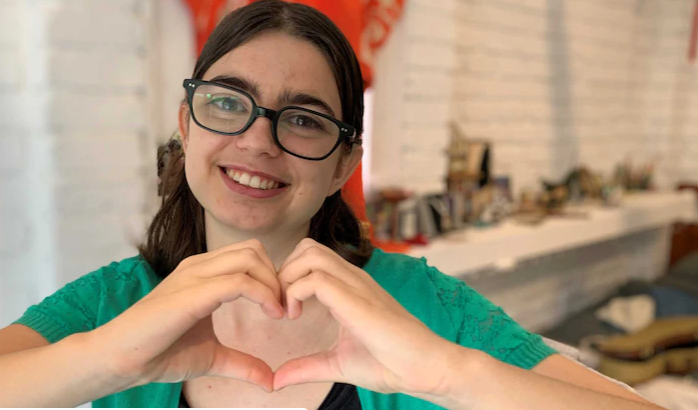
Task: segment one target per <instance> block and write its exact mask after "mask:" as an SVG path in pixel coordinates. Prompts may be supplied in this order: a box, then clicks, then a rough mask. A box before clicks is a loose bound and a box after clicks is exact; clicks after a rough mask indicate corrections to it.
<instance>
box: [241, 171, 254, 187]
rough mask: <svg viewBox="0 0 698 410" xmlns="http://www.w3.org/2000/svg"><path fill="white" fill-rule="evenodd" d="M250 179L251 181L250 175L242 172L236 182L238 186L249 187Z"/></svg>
mask: <svg viewBox="0 0 698 410" xmlns="http://www.w3.org/2000/svg"><path fill="white" fill-rule="evenodd" d="M250 179H252V177H251V176H250V174H248V173H247V172H243V173H242V175H241V176H240V180H239V181H238V182H239V183H240V185H250Z"/></svg>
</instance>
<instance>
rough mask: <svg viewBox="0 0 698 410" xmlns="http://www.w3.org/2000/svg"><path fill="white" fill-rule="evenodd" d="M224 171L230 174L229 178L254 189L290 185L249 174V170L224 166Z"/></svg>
mask: <svg viewBox="0 0 698 410" xmlns="http://www.w3.org/2000/svg"><path fill="white" fill-rule="evenodd" d="M221 169H222V170H223V172H224V173H225V174H226V175H228V178H230V179H232V180H233V181H235V182H237V183H238V184H240V185H243V186H246V187H250V188H254V189H259V190H270V189H279V188H285V187H287V186H288V184H284V183H283V182H278V181H274V180H271V179H268V178H263V177H260V176H259V175H252V174H248V173H247V172H242V171H236V170H234V169H225V168H222V167H221Z"/></svg>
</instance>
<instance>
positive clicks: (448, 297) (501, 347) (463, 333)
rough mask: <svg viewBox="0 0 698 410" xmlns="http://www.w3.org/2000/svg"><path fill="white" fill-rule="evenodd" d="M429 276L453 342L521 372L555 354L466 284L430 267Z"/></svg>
mask: <svg viewBox="0 0 698 410" xmlns="http://www.w3.org/2000/svg"><path fill="white" fill-rule="evenodd" d="M428 274H429V276H430V277H431V279H432V281H433V283H434V285H435V286H436V288H437V292H438V296H439V299H440V300H441V303H442V304H443V306H444V308H445V309H446V310H447V311H448V312H449V314H450V315H451V320H452V322H453V325H454V328H455V329H456V343H458V344H460V345H461V346H464V347H468V348H472V349H477V350H481V351H484V352H486V353H488V354H489V355H491V356H493V357H494V358H496V359H498V360H501V361H503V362H505V363H508V364H511V365H514V366H518V367H521V368H524V369H530V368H532V367H534V366H535V365H537V364H538V363H540V362H541V361H542V360H543V359H545V358H546V357H548V356H550V355H551V354H554V353H557V352H556V351H555V350H553V349H552V348H550V347H548V346H547V345H546V344H545V343H544V342H543V340H542V338H541V337H540V336H539V335H536V334H533V333H530V332H528V331H527V330H525V329H524V328H522V327H521V326H520V325H519V324H518V323H516V322H515V321H514V320H513V319H512V318H511V317H509V315H507V314H506V313H505V312H504V311H503V310H502V309H501V308H500V307H498V306H495V305H494V304H493V303H492V302H490V301H489V300H487V299H486V298H485V297H484V296H482V295H480V294H479V293H478V292H476V291H475V290H474V289H472V288H471V287H470V286H468V285H467V284H466V283H465V282H463V281H461V280H459V279H457V278H453V277H450V276H448V275H445V274H443V273H441V272H440V271H438V270H437V269H435V268H432V267H429V268H428Z"/></svg>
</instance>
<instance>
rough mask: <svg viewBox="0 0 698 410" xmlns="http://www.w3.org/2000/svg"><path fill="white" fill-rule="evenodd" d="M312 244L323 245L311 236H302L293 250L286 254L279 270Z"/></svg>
mask: <svg viewBox="0 0 698 410" xmlns="http://www.w3.org/2000/svg"><path fill="white" fill-rule="evenodd" d="M313 246H318V247H322V246H323V245H322V244H321V243H319V242H317V241H316V240H314V239H312V238H303V239H302V240H301V241H300V242H298V245H296V247H295V248H294V249H293V252H291V254H290V255H288V257H287V258H286V260H285V261H284V263H283V264H281V267H279V270H281V269H283V268H284V266H286V265H287V264H289V263H290V262H292V261H293V260H294V259H296V258H297V257H298V256H300V255H301V254H302V253H303V252H304V251H305V250H306V249H308V248H311V247H313Z"/></svg>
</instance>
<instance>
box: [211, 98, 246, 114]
mask: <svg viewBox="0 0 698 410" xmlns="http://www.w3.org/2000/svg"><path fill="white" fill-rule="evenodd" d="M209 104H213V105H215V106H216V107H218V108H220V109H221V110H223V111H230V112H240V111H244V110H245V106H244V105H243V104H242V103H240V101H239V100H238V99H237V98H233V97H214V98H212V99H211V102H209Z"/></svg>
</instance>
